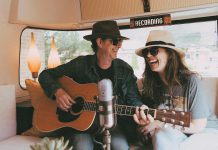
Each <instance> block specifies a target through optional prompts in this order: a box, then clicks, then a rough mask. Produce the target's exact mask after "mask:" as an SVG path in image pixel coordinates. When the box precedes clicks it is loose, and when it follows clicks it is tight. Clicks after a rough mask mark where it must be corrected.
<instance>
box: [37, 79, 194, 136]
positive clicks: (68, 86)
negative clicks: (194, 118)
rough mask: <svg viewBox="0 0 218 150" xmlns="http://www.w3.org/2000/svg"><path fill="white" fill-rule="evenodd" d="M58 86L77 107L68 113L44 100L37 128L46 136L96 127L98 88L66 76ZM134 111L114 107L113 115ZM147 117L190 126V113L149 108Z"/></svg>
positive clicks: (39, 106)
mask: <svg viewBox="0 0 218 150" xmlns="http://www.w3.org/2000/svg"><path fill="white" fill-rule="evenodd" d="M59 83H60V84H61V85H62V87H63V89H64V90H65V91H66V92H67V93H68V94H69V95H70V96H71V98H73V99H74V100H75V101H76V104H74V105H73V106H72V107H71V109H70V111H69V112H64V111H62V110H61V109H59V108H58V107H57V104H56V102H55V101H54V100H50V99H47V100H42V101H41V102H40V103H38V106H37V107H36V110H35V112H34V115H35V116H34V122H35V125H36V128H38V130H40V131H43V132H51V131H56V130H58V129H61V128H64V127H70V128H73V129H74V130H76V131H87V130H88V129H89V128H90V127H91V126H92V125H93V122H94V120H95V118H97V117H96V116H97V115H96V114H97V110H98V109H97V100H96V97H97V96H98V87H97V84H96V83H88V84H78V83H77V82H75V81H73V80H72V79H71V78H69V77H66V76H63V77H61V78H59ZM135 110H136V107H135V106H126V105H118V104H115V105H114V113H115V114H117V115H126V116H132V115H133V114H134V113H135ZM145 113H146V114H150V115H152V116H153V117H154V118H155V119H157V120H160V121H163V122H166V123H171V124H174V125H180V126H183V127H189V125H190V120H191V117H190V112H181V111H174V110H158V109H150V108H149V109H147V110H145Z"/></svg>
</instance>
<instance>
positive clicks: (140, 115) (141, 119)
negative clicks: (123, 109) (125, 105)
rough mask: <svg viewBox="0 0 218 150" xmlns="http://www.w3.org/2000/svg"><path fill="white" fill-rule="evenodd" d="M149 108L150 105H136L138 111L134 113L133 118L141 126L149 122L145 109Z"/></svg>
mask: <svg viewBox="0 0 218 150" xmlns="http://www.w3.org/2000/svg"><path fill="white" fill-rule="evenodd" d="M146 109H148V106H146V105H142V106H141V107H140V108H139V107H136V112H135V114H134V115H133V119H134V120H135V122H136V123H137V124H138V125H139V126H145V125H147V124H149V122H148V119H147V117H146V115H145V112H144V110H146Z"/></svg>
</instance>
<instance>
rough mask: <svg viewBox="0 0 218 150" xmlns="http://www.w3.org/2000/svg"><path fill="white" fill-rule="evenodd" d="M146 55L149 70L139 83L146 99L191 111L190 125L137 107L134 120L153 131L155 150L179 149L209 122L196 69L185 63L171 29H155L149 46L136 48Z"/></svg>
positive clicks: (151, 104)
mask: <svg viewBox="0 0 218 150" xmlns="http://www.w3.org/2000/svg"><path fill="white" fill-rule="evenodd" d="M136 54H137V55H139V56H141V57H144V59H145V63H146V65H145V71H144V73H143V79H140V80H139V83H138V85H139V87H141V93H142V97H143V102H144V104H145V105H147V106H148V107H150V108H158V109H174V110H176V111H190V112H191V114H192V115H191V118H192V119H191V124H190V127H189V128H185V130H180V128H178V127H177V126H176V127H175V128H172V127H170V126H168V127H167V128H166V124H165V123H163V122H161V121H158V120H154V118H153V117H152V116H151V115H145V114H144V111H143V109H145V107H143V108H141V109H142V111H140V112H139V111H137V113H136V115H134V120H135V121H136V122H137V123H138V124H139V126H140V127H139V131H140V132H141V133H142V134H143V135H144V136H146V135H151V137H152V143H153V147H154V149H155V150H171V149H172V150H177V149H179V148H182V145H181V143H182V142H184V141H185V140H186V139H187V138H188V136H187V135H191V134H195V133H198V132H200V131H202V130H203V129H204V128H205V127H206V124H207V117H208V116H209V110H208V107H207V103H206V99H205V96H204V93H203V90H202V87H201V85H200V80H199V78H198V77H197V75H196V73H194V72H192V71H190V70H189V69H188V68H187V67H186V66H185V64H184V62H183V58H184V52H183V51H182V50H180V49H179V48H177V47H176V46H175V40H174V38H173V35H172V34H171V33H170V32H169V31H164V30H153V31H151V32H150V34H149V36H148V39H147V42H146V46H145V47H143V48H140V49H137V50H136Z"/></svg>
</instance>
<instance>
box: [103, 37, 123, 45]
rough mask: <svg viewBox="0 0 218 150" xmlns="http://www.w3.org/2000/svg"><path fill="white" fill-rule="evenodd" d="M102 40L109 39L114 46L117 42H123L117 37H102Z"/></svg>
mask: <svg viewBox="0 0 218 150" xmlns="http://www.w3.org/2000/svg"><path fill="white" fill-rule="evenodd" d="M102 40H110V41H111V43H112V44H113V45H114V46H117V45H118V44H120V43H122V42H123V39H120V38H117V39H111V38H102Z"/></svg>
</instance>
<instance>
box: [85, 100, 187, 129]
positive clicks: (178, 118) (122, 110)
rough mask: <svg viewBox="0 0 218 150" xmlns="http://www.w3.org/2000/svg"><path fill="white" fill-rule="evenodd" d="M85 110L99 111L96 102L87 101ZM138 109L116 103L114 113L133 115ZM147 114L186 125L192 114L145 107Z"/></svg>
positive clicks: (157, 118) (168, 121) (164, 120)
mask: <svg viewBox="0 0 218 150" xmlns="http://www.w3.org/2000/svg"><path fill="white" fill-rule="evenodd" d="M83 110H88V111H98V109H96V103H92V102H85V103H84V107H83ZM135 111H136V106H127V105H118V104H115V105H114V113H115V114H117V115H124V116H133V115H134V114H135ZM144 113H145V114H146V115H148V114H150V115H151V116H152V117H153V118H154V119H156V120H160V121H163V122H166V123H171V124H175V125H180V126H184V127H189V126H190V121H191V115H190V112H183V111H175V110H159V109H152V108H149V109H145V110H144Z"/></svg>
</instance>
